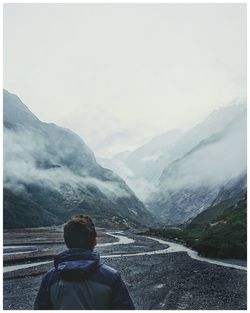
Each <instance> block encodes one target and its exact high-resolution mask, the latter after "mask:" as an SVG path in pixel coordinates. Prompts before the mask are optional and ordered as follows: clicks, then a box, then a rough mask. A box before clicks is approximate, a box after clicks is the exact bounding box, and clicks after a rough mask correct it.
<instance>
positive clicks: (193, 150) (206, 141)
mask: <svg viewBox="0 0 250 313" xmlns="http://www.w3.org/2000/svg"><path fill="white" fill-rule="evenodd" d="M170 153H171V154H172V155H175V160H174V161H173V162H171V163H169V164H168V165H167V166H166V167H165V169H164V170H163V172H162V174H161V176H160V179H159V185H158V188H159V190H158V191H157V192H156V193H155V194H154V195H153V197H152V198H151V200H150V202H149V205H150V207H151V208H152V210H153V211H154V213H155V214H157V215H159V216H160V218H161V219H163V220H165V221H166V222H168V223H173V224H180V223H184V222H187V221H188V220H190V219H192V218H193V217H194V216H195V215H197V214H198V213H200V212H202V211H203V210H204V209H206V208H208V207H209V206H211V205H214V204H215V203H216V202H217V203H218V202H219V201H222V200H225V199H227V198H228V197H229V196H230V195H231V196H232V195H233V193H238V192H244V191H245V190H246V169H247V161H246V106H245V105H244V104H239V105H232V106H229V107H225V108H221V109H220V110H217V111H215V112H213V113H212V114H211V115H210V116H209V117H208V118H207V119H206V120H205V121H204V122H203V123H201V124H199V125H197V126H196V127H195V128H193V129H191V130H190V131H188V132H187V133H186V134H184V136H183V137H182V138H181V139H180V140H179V141H178V142H177V143H176V145H175V146H174V147H173V149H172V150H171V152H170Z"/></svg>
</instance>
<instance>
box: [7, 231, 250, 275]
mask: <svg viewBox="0 0 250 313" xmlns="http://www.w3.org/2000/svg"><path fill="white" fill-rule="evenodd" d="M122 233H123V232H122V231H116V232H107V235H110V236H113V237H115V238H116V239H118V241H116V242H110V243H102V244H98V245H97V247H106V246H114V245H123V244H126V245H127V244H132V243H134V242H135V240H134V239H132V238H128V237H126V236H125V235H123V234H122ZM144 238H147V239H149V240H155V241H157V242H158V243H160V244H162V245H163V246H166V247H165V248H164V249H160V250H154V251H148V252H138V253H128V254H126V253H124V254H112V255H102V256H101V257H102V258H103V259H106V258H120V257H124V256H126V257H133V256H144V255H157V254H166V253H175V252H186V253H187V254H188V255H189V257H191V258H192V259H195V260H198V261H201V262H207V263H211V264H216V265H219V266H225V267H230V268H236V269H239V270H244V271H246V270H247V267H245V266H240V265H236V264H230V263H226V262H223V261H219V260H214V259H210V258H205V257H201V256H199V255H198V253H197V252H196V251H194V250H191V249H190V248H187V247H185V246H183V245H181V244H179V243H174V242H171V241H167V240H162V239H158V238H153V237H148V236H147V237H146V236H145V237H144ZM25 247H27V246H25ZM8 248H10V247H8ZM19 248H20V246H19ZM27 252H28V251H25V253H27ZM12 253H13V254H14V252H12ZM17 253H18V254H19V253H20V252H17ZM23 253H24V252H23ZM6 254H7V253H6ZM49 263H51V264H52V263H53V261H43V262H36V263H27V264H18V265H11V266H5V267H4V268H3V272H4V273H7V272H12V271H15V270H19V269H25V268H29V267H34V266H39V265H44V264H49Z"/></svg>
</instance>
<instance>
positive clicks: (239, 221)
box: [185, 194, 247, 259]
mask: <svg viewBox="0 0 250 313" xmlns="http://www.w3.org/2000/svg"><path fill="white" fill-rule="evenodd" d="M185 236H186V237H188V238H189V239H188V240H189V242H190V244H191V245H192V247H193V248H194V249H195V250H197V251H198V252H199V253H200V254H202V255H204V256H212V257H222V258H239V259H246V257H247V196H246V194H242V195H241V197H232V198H230V199H228V200H225V201H222V202H220V203H218V204H217V205H215V206H213V207H211V208H208V209H206V210H205V211H204V212H202V213H200V214H199V215H198V216H197V217H195V218H194V219H193V221H192V222H191V223H190V224H189V225H188V226H187V227H186V229H185Z"/></svg>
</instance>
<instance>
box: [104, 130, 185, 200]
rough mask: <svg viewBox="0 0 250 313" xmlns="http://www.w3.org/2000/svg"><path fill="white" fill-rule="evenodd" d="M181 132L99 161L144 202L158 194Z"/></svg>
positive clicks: (162, 135) (154, 139)
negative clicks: (119, 177)
mask: <svg viewBox="0 0 250 313" xmlns="http://www.w3.org/2000/svg"><path fill="white" fill-rule="evenodd" d="M182 134H183V132H182V131H181V130H172V131H169V132H166V133H164V134H161V135H159V136H156V137H154V138H153V139H151V140H150V141H149V142H147V143H146V144H144V145H143V146H141V147H139V148H138V149H136V150H135V151H132V152H129V151H124V152H122V153H119V154H117V155H115V156H114V157H113V158H109V159H108V158H98V162H99V163H100V164H101V165H102V166H103V167H106V168H109V169H111V170H112V171H114V172H115V173H117V174H118V175H119V176H121V177H122V178H123V179H124V180H125V181H126V183H127V184H128V185H129V186H130V188H131V189H132V190H133V191H134V192H135V193H136V195H137V196H138V197H139V199H141V200H142V201H143V202H145V203H147V201H148V200H149V199H150V197H151V194H152V193H154V192H155V191H156V184H157V181H158V179H159V177H160V175H161V173H162V171H163V169H164V167H165V166H166V165H167V164H168V163H169V162H170V161H171V160H173V159H172V156H171V155H170V154H169V151H170V149H171V148H172V147H173V146H174V144H175V143H176V142H177V141H178V140H179V139H180V138H181V136H182Z"/></svg>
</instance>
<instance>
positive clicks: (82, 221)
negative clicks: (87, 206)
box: [64, 214, 97, 250]
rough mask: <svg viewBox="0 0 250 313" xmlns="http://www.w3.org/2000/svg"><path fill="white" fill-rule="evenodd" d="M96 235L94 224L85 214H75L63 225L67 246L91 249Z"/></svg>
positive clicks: (94, 243)
mask: <svg viewBox="0 0 250 313" xmlns="http://www.w3.org/2000/svg"><path fill="white" fill-rule="evenodd" d="M96 236H97V234H96V230H95V225H94V223H93V221H92V219H91V218H90V217H89V216H87V215H83V214H80V215H75V216H73V217H72V218H71V219H70V220H69V221H68V222H67V223H66V224H65V225H64V241H65V244H66V246H67V247H68V248H81V249H88V250H93V248H94V246H95V245H96Z"/></svg>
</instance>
